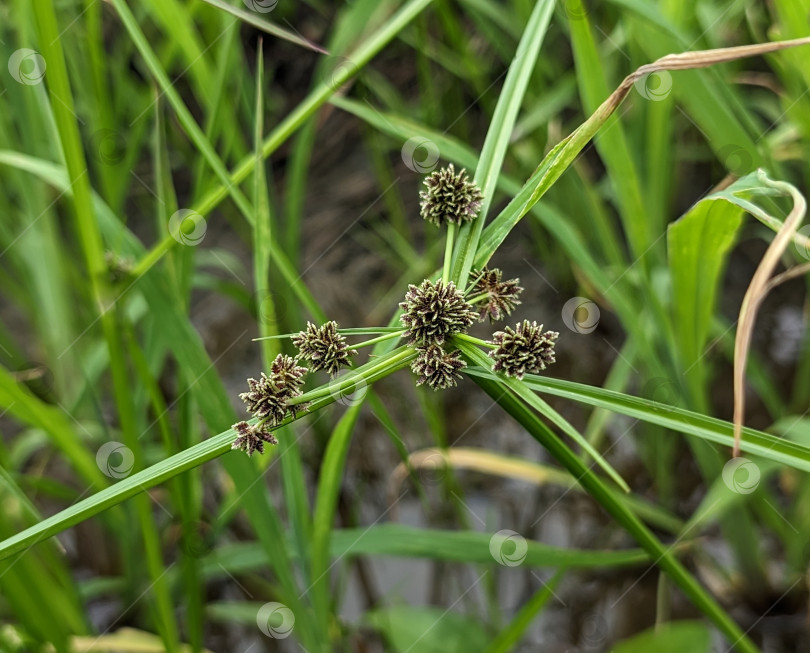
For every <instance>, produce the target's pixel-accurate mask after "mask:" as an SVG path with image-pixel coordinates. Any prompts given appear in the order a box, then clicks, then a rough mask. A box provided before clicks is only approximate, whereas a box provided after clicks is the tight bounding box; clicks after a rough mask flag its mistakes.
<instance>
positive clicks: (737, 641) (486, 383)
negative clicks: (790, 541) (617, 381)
mask: <svg viewBox="0 0 810 653" xmlns="http://www.w3.org/2000/svg"><path fill="white" fill-rule="evenodd" d="M472 378H473V380H474V381H475V382H476V383H477V384H478V385H479V386H481V388H482V389H483V390H484V391H485V392H486V393H487V394H488V395H489V396H490V397H492V398H493V399H494V400H495V401H496V402H497V403H498V404H500V405H501V407H502V408H503V409H504V410H506V412H508V413H509V414H510V415H511V416H512V417H513V418H515V419H516V420H517V421H518V423H520V424H521V425H522V426H523V427H524V428H525V429H526V430H527V431H528V432H529V433H530V434H531V435H532V436H533V437H534V438H535V439H536V440H537V441H538V442H539V443H540V444H541V445H543V446H544V447H545V448H546V450H547V451H548V452H549V453H550V454H551V455H552V456H554V457H555V458H556V459H557V460H558V461H559V462H560V463H561V464H562V465H563V466H564V467H565V468H566V469H567V470H568V471H569V472H570V473H571V475H572V476H573V477H574V478H576V479H577V482H578V483H579V484H580V485H581V486H582V487H583V489H585V490H586V491H587V492H588V493H589V494H590V495H591V496H592V497H593V498H594V499H595V500H596V501H597V502H598V503H599V504H601V506H602V507H603V508H604V509H605V510H606V511H607V512H608V513H609V514H610V515H611V516H612V517H613V518H614V519H615V520H616V521H617V522H618V523H619V524H620V525H621V526H623V527H624V528H625V530H627V532H628V533H630V535H632V536H633V537H634V538H635V540H636V541H637V542H638V543H639V544H640V545H641V546H642V547H643V548H644V549H645V550H646V551H647V552H648V553H649V554H650V556H651V557H652V559H653V560H655V564H656V565H658V566H659V567H660V568H661V569H662V570H663V571H665V572H666V573H667V574H668V575H669V576H670V578H672V580H673V581H674V582H675V583H676V584H677V585H678V587H680V589H681V591H683V593H684V594H686V596H687V597H688V598H689V599H690V600H691V601H692V602H693V603H694V605H695V606H696V607H697V608H698V609H699V610H700V611H701V612H703V614H705V615H706V617H707V618H709V619H710V620H711V621H712V622H713V623H714V624H715V626H717V628H718V629H719V630H720V631H721V632H722V633H723V634H724V635H725V636H726V638H727V639H728V641H729V642H731V645H732V647H733V648H735V649H737V650H738V651H741V652H743V653H759V649H757V647H756V646H755V645H754V643H753V642H752V641H751V640H750V639H749V638H748V637H747V635H746V634H745V633H744V632H743V631H742V630H741V629H740V627H739V626H738V625H737V624H736V623H735V622H734V620H733V619H732V618H731V617H730V616H729V615H728V614H727V613H726V612H725V611H724V610H723V608H722V607H721V606H720V605H719V604H718V603H717V602H716V601H715V600H714V598H713V597H712V596H711V595H710V594H709V593H708V592H707V591H706V590H705V589H704V588H703V587H702V586H701V585H700V583H698V581H697V580H696V579H695V578H694V576H692V575H691V574H690V573H689V571H688V570H687V569H686V568H685V567H684V566H683V564H681V562H680V561H678V560H677V558H676V557H675V556H674V555H673V547H672V546H669V547H666V546H664V544H663V543H662V542H661V541H660V540H658V538H657V537H655V535H654V534H653V533H652V532H651V531H650V530H649V529H648V528H647V527H646V526H644V524H642V523H641V521H640V520H639V519H638V517H636V516H635V515H634V514H633V513H632V512H631V511H630V510H629V509H628V508H627V507H626V506H625V504H623V503H622V502H621V501H620V500H619V499H618V498H617V495H616V493H615V492H614V491H613V490H611V489H610V488H608V487H607V486H606V485H605V484H604V483H603V482H602V480H601V479H600V478H599V477H598V476H597V475H596V474H594V473H593V472H592V471H591V470H590V468H589V467H588V466H587V465H586V464H585V463H584V462H583V461H582V460H581V459H580V458H579V457H578V456H577V455H576V454H575V453H574V452H573V451H571V449H569V448H568V447H567V446H566V445H565V443H564V442H563V441H562V440H560V439H559V438H558V437H557V435H556V434H555V433H554V432H553V431H551V430H550V429H549V428H548V427H547V426H546V425H545V424H544V423H543V422H541V421H540V420H539V419H537V417H536V415H535V414H534V413H533V412H532V411H531V410H530V409H529V408H528V407H527V406H526V405H525V404H524V403H523V402H522V401H520V400H519V399H518V398H517V397H516V396H515V395H513V394H512V392H511V391H510V390H508V389H507V388H505V387H504V386H503V384H501V383H498V382H497V381H494V380H490V379H485V378H483V377H477V376H475V377H472Z"/></svg>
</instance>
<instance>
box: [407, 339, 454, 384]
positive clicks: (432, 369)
mask: <svg viewBox="0 0 810 653" xmlns="http://www.w3.org/2000/svg"><path fill="white" fill-rule="evenodd" d="M416 351H417V352H418V353H419V355H418V356H417V357H416V360H414V361H413V363H411V371H413V373H414V374H418V375H419V379H418V380H417V381H416V385H422V384H423V383H427V384H428V385H429V386H430V387H431V388H433V389H434V390H444V389H446V388H449V387H451V386H455V385H456V379H460V378H461V374H459V373H458V371H459V370H461V369H464V368H465V367H467V363H465V362H464V361H463V360H461V354H460V353H459V352H458V351H457V350H456V351H452V352H450V353H449V354H448V353H446V352H445V351H444V350H443V349H442V348H441V347H440V346H439V345H428V346H427V347H419V348H417V350H416Z"/></svg>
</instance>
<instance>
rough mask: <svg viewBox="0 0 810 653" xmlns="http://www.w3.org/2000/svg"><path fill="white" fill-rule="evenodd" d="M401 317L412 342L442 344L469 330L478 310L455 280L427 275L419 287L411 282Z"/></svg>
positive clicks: (402, 306) (420, 344)
mask: <svg viewBox="0 0 810 653" xmlns="http://www.w3.org/2000/svg"><path fill="white" fill-rule="evenodd" d="M399 306H400V308H401V309H402V310H403V313H402V316H401V317H400V320H402V324H403V325H404V326H405V334H404V337H405V338H407V339H408V342H409V344H411V345H417V346H425V345H429V344H436V345H441V344H442V343H444V341H445V339H446V338H448V337H450V336H452V335H453V334H456V333H461V332H463V331H466V330H467V329H468V328H469V327H470V325H471V324H472V323H473V322H474V321H475V319H476V317H477V314H476V312H475V311H474V310H473V308H472V306H470V305H469V304H468V303H467V301H466V300H465V299H464V296H463V295H462V294H461V293H460V292H459V291H458V290H457V289H456V286H455V284H454V283H453V282H452V281H451V282H450V283H448V284H447V285H444V283H443V282H441V281H437V282H436V283H435V284H434V283H433V282H432V281H430V280H429V279H425V280H424V281H423V282H422V284H421V285H420V286H419V287H416V286H414V285H410V286H408V292H407V293H406V294H405V301H404V302H401V303H400V305H399Z"/></svg>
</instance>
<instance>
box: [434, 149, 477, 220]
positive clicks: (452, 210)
mask: <svg viewBox="0 0 810 653" xmlns="http://www.w3.org/2000/svg"><path fill="white" fill-rule="evenodd" d="M424 183H425V186H427V190H423V191H422V192H420V193H419V197H420V198H421V200H422V201H421V203H420V205H419V206H420V208H421V216H422V218H423V219H425V220H428V221H429V222H432V223H433V224H435V225H436V226H438V227H440V226H442V225H443V224H445V223H452V224H457V225H460V224H461V223H463V222H467V221H469V220H473V219H474V218H475V216H477V215H478V212H479V211H480V210H481V202H482V201H483V199H484V196H483V195H482V194H481V190H480V189H479V188H478V186H477V185H476V183H475V182H473V181H470V179H469V178H468V177H467V171H466V170H462V171H461V172H459V173H458V174H456V171H455V169H454V168H453V164H452V163H451V164H450V165H448V166H447V167H446V168H442V169H441V170H437V171H436V172H434V173H432V174H431V175H429V176H428V177H427V178H426V179H425V182H424Z"/></svg>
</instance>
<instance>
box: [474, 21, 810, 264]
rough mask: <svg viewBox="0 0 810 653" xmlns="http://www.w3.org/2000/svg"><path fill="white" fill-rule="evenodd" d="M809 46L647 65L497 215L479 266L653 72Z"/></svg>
mask: <svg viewBox="0 0 810 653" xmlns="http://www.w3.org/2000/svg"><path fill="white" fill-rule="evenodd" d="M808 44H810V37H805V38H801V39H793V40H790V41H775V42H773V43H762V44H757V45H743V46H737V47H732V48H718V49H716V50H702V51H695V52H683V53H680V54H669V55H667V56H665V57H661V58H660V59H658V60H656V61H654V62H653V63H650V64H645V65H643V66H640V67H639V68H638V69H636V71H635V72H633V73H631V74H630V75H628V76H627V77H625V79H624V81H623V82H622V83H621V84H620V85H619V87H618V88H617V89H616V90H615V91H613V93H612V94H611V95H610V97H608V98H607V99H606V100H605V101H604V102H603V103H602V104H601V105H600V106H599V108H598V109H597V110H596V111H595V112H594V113H593V114H592V115H591V116H590V117H589V118H588V119H587V120H586V121H585V122H584V123H582V124H581V125H580V126H579V127H577V129H575V130H574V131H573V132H572V133H571V134H570V135H569V136H567V137H566V138H565V139H563V140H562V141H560V142H559V143H558V144H557V145H555V146H554V147H553V148H552V149H551V151H549V153H548V154H547V155H546V156H545V158H544V159H543V161H542V162H541V163H540V165H539V166H538V167H537V169H536V170H535V171H534V172H533V173H532V175H531V177H530V178H529V180H528V181H527V182H526V184H525V185H524V186H523V188H522V189H521V191H520V193H519V194H518V195H516V196H515V198H514V200H513V201H512V202H510V203H509V205H508V206H507V207H506V208H505V209H504V210H503V211H502V212H501V213H500V215H498V216H497V217H496V218H495V219H494V220H493V221H492V222H491V223H490V224H489V225H487V227H486V229H484V232H483V233H482V235H481V242H480V245H479V247H478V250H477V252H476V255H475V260H476V262H477V263H476V264H479V263H478V262H479V261H488V260H489V259H490V257H491V256H492V255H493V254H494V253H495V250H497V249H498V247H499V246H500V245H501V243H502V242H503V241H504V240H505V239H506V236H507V235H508V234H509V233H510V232H511V231H512V229H513V228H514V227H515V225H516V224H517V223H518V222H519V221H520V220H521V218H523V216H525V215H526V214H527V213H528V212H529V210H530V209H531V208H532V207H533V206H534V205H535V204H536V203H537V202H538V201H539V200H540V198H542V197H543V195H545V193H546V192H547V191H548V189H549V188H551V186H552V185H553V184H554V182H555V181H557V179H559V177H560V175H562V174H563V173H564V172H565V171H566V170H567V169H568V167H569V166H570V165H571V164H572V163H573V162H574V159H576V157H577V156H579V153H580V152H581V151H582V149H583V148H584V147H585V145H587V144H588V142H589V141H590V140H591V139H592V138H593V137H594V136H595V135H596V134H597V132H598V131H599V130H600V129H601V128H602V127H603V126H604V124H605V122H606V121H607V120H608V118H610V116H611V115H612V114H613V112H614V111H615V110H616V109H617V108H618V107H619V105H621V103H622V102H623V101H624V99H625V97H627V95H628V93H629V92H630V90H631V89H632V88H633V85H634V83H635V82H636V81H637V80H639V79H642V78H644V77H645V76H646V75H650V74H651V73H656V72H660V71H662V70H691V69H694V68H705V67H707V66H713V65H716V64H719V63H725V62H728V61H735V60H737V59H742V58H745V57H753V56H758V55H762V54H767V53H770V52H777V51H779V50H784V49H786V48H794V47H799V46H802V45H808Z"/></svg>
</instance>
